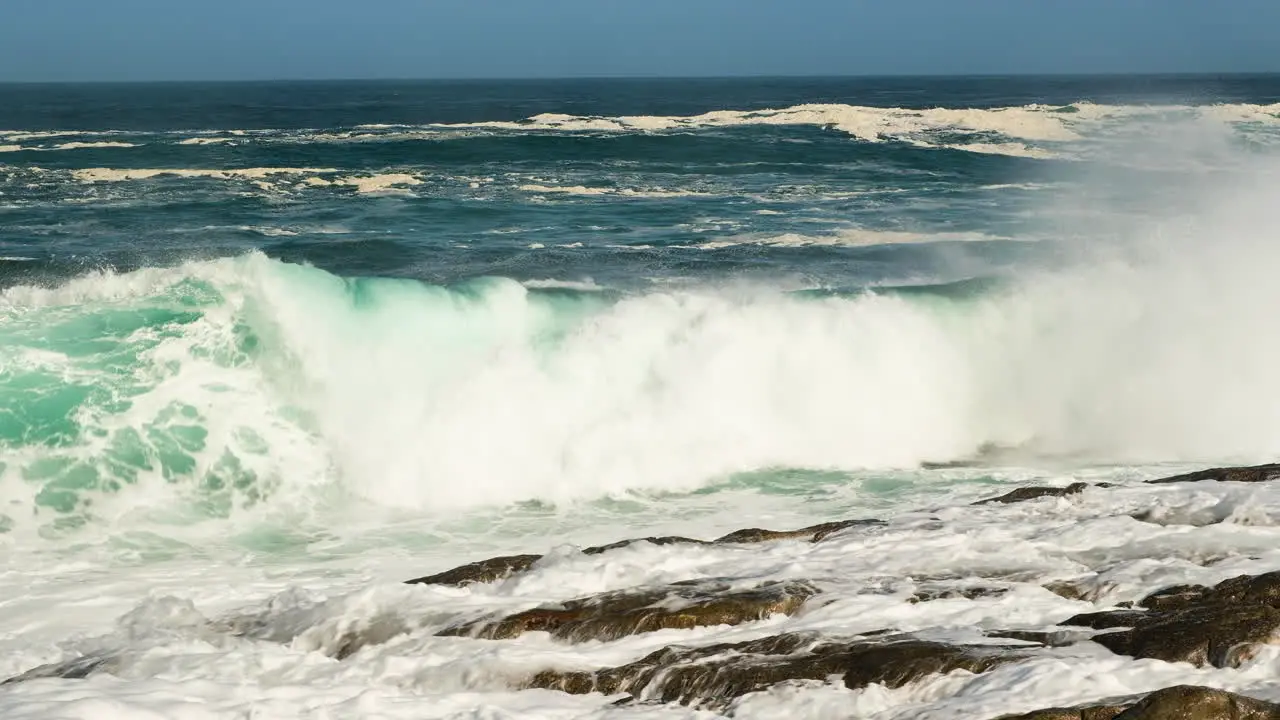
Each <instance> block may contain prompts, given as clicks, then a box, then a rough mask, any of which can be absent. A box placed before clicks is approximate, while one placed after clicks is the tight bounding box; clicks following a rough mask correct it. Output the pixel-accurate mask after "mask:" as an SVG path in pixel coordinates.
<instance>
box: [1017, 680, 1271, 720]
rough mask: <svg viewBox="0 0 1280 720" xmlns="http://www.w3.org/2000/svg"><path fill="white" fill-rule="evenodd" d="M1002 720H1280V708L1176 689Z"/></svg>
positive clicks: (1219, 694) (1200, 690)
mask: <svg viewBox="0 0 1280 720" xmlns="http://www.w3.org/2000/svg"><path fill="white" fill-rule="evenodd" d="M999 720H1280V705H1277V704H1275V703H1271V702H1267V701H1265V700H1257V699H1254V698H1251V697H1245V696H1244V695H1237V694H1235V693H1230V692H1227V691H1225V690H1218V689H1215V688H1207V687H1200V686H1196V685H1176V686H1174V687H1169V688H1165V689H1163V690H1157V691H1155V692H1153V693H1151V694H1149V695H1146V696H1145V697H1138V698H1127V699H1124V700H1113V701H1106V702H1102V703H1098V704H1096V705H1089V706H1082V707H1076V708H1052V709H1048V710H1036V711H1035V712H1029V713H1024V714H1021V715H1005V716H1002V717H1001V718H999Z"/></svg>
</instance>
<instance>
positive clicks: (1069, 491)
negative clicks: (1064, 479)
mask: <svg viewBox="0 0 1280 720" xmlns="http://www.w3.org/2000/svg"><path fill="white" fill-rule="evenodd" d="M1087 487H1089V483H1082V482H1077V483H1071V484H1070V485H1068V486H1066V487H1023V488H1018V489H1017V490H1013V491H1010V492H1007V493H1005V494H1004V495H1001V496H999V497H993V498H987V499H986V500H979V501H978V502H975V503H974V505H987V504H989V503H1004V504H1008V503H1016V502H1025V501H1027V500H1035V499H1037V498H1042V497H1066V496H1067V495H1078V494H1080V493H1081V492H1084V489H1085V488H1087Z"/></svg>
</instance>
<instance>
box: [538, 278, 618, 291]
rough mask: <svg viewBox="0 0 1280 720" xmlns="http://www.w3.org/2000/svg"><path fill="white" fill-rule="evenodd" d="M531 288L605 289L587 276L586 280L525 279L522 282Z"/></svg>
mask: <svg viewBox="0 0 1280 720" xmlns="http://www.w3.org/2000/svg"><path fill="white" fill-rule="evenodd" d="M520 284H521V285H524V286H525V287H527V288H530V289H535V290H536V289H559V290H586V291H591V292H596V291H600V290H604V289H605V288H604V287H603V286H601V285H598V284H596V281H595V280H592V279H591V278H587V279H585V280H556V279H553V278H545V279H534V280H524V281H522V282H521V283H520Z"/></svg>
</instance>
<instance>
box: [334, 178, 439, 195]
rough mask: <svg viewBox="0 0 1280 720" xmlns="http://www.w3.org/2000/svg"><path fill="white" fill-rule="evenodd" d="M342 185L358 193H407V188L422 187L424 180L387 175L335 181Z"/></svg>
mask: <svg viewBox="0 0 1280 720" xmlns="http://www.w3.org/2000/svg"><path fill="white" fill-rule="evenodd" d="M334 182H335V183H337V184H341V185H350V186H352V187H354V188H355V189H356V192H358V193H382V194H388V193H407V192H408V189H407V188H406V186H412V185H421V184H422V180H420V179H418V177H417V176H415V175H410V174H408V173H386V174H382V175H370V176H367V177H362V176H354V175H353V176H349V177H342V178H338V179H337V180H335V181H334Z"/></svg>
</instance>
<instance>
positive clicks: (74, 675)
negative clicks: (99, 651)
mask: <svg viewBox="0 0 1280 720" xmlns="http://www.w3.org/2000/svg"><path fill="white" fill-rule="evenodd" d="M121 660H122V658H121V657H119V656H114V655H84V656H81V657H78V658H74V659H72V660H66V661H64V662H59V663H49V664H48V665H41V666H39V667H35V668H32V669H30V670H28V671H26V672H24V673H22V674H21V675H15V676H13V677H11V678H9V679H7V680H5V681H4V682H0V685H12V684H15V683H20V682H26V681H28V680H43V679H45V678H65V679H68V680H81V679H83V678H87V677H89V676H90V675H94V674H96V673H100V672H105V673H110V672H112V671H114V670H115V669H116V668H117V667H118V666H119V665H120V662H121Z"/></svg>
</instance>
